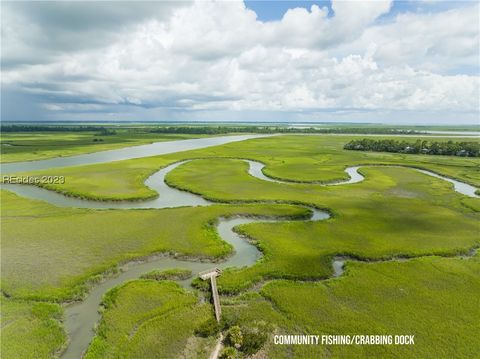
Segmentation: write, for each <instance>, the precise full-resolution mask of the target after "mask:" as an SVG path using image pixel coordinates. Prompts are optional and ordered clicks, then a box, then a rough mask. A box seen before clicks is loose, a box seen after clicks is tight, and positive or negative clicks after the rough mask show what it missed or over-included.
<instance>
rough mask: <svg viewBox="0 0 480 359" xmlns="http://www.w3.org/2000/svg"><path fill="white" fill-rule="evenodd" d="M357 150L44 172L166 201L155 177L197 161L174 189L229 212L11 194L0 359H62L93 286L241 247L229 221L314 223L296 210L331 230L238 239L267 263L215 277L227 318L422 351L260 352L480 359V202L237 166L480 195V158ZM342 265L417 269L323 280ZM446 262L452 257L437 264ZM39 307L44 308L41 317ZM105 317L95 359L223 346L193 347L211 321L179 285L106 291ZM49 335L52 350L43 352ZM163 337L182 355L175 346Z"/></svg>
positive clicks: (211, 153)
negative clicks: (170, 259)
mask: <svg viewBox="0 0 480 359" xmlns="http://www.w3.org/2000/svg"><path fill="white" fill-rule="evenodd" d="M351 138H352V137H351V136H350V137H349V136H280V137H271V138H264V139H256V140H249V141H244V142H239V143H234V144H228V145H223V146H218V147H212V148H208V149H203V150H196V151H188V152H183V153H176V154H170V155H166V156H157V157H151V158H143V159H135V160H128V161H120V162H114V163H108V164H100V165H92V166H81V167H76V168H74V167H72V168H65V169H57V170H52V171H42V172H41V173H42V174H51V175H65V176H66V182H65V184H64V185H58V186H55V187H51V188H52V189H55V190H57V191H63V192H66V193H68V194H70V195H77V196H82V197H88V198H95V199H140V198H150V197H152V196H155V195H156V193H154V192H153V191H151V190H149V189H148V188H146V187H145V186H144V184H143V181H144V180H145V179H146V178H147V177H148V176H149V175H150V174H151V173H153V172H155V171H156V170H158V169H159V168H161V167H165V166H166V165H168V164H170V163H173V162H176V161H179V160H183V159H196V160H194V161H191V162H189V163H187V164H184V165H182V166H180V167H178V168H177V169H175V170H174V171H172V172H171V173H170V174H169V175H168V176H167V181H168V183H169V184H171V185H172V186H175V187H179V188H181V189H185V190H188V191H191V192H194V193H198V194H201V195H202V196H204V197H206V198H209V199H212V200H215V201H220V202H230V204H226V203H225V204H215V205H212V206H208V207H194V208H192V207H183V208H172V209H158V210H155V209H147V210H93V209H92V210H89V209H73V208H58V207H54V206H51V205H49V204H46V203H44V202H40V201H33V200H28V199H25V198H21V197H19V196H17V195H15V194H12V193H10V192H8V191H1V205H2V213H1V235H2V253H1V259H2V291H3V293H4V295H5V296H6V297H9V298H3V299H2V344H1V345H2V357H5V358H17V357H18V356H16V355H15V354H16V353H17V351H18V353H21V355H23V353H24V352H22V351H19V350H23V349H18V347H19V345H18V343H27V345H29V346H30V347H29V348H28V349H25V354H24V355H23V356H22V357H26V358H36V357H39V358H43V357H51V356H52V353H55V352H58V351H59V350H60V348H61V347H62V346H63V345H64V344H65V338H66V337H65V334H64V333H63V331H62V328H61V324H60V323H59V318H60V317H61V314H62V313H61V312H62V311H61V307H59V306H58V305H57V304H55V303H60V302H66V301H70V300H72V299H79V298H81V297H82V296H83V295H85V293H86V291H87V290H88V288H89V285H90V283H92V282H95V281H96V280H99V279H100V278H101V277H102V276H104V275H105V274H108V273H110V272H112V271H114V270H115V268H117V266H118V265H119V264H121V263H123V262H125V261H129V260H133V259H137V258H142V257H145V256H149V255H151V254H153V253H165V254H171V255H175V256H177V257H187V258H192V259H194V258H196V259H198V258H203V259H206V258H208V259H218V258H222V257H225V256H227V255H229V254H230V253H231V250H232V248H231V247H230V245H228V244H227V243H225V242H223V241H222V240H221V239H220V238H219V236H218V234H217V233H216V232H215V230H214V223H215V221H216V220H217V219H218V218H219V217H228V216H233V215H235V214H243V215H263V216H277V217H278V216H280V217H282V216H283V217H299V218H300V217H305V216H306V215H307V214H308V213H309V212H308V210H307V209H306V208H304V207H299V206H297V205H295V204H305V205H309V206H315V207H317V208H321V209H325V210H328V211H329V212H330V213H331V215H332V217H331V218H330V219H328V220H324V221H318V222H311V221H287V220H285V221H282V222H279V223H255V224H248V225H243V226H239V227H237V228H236V230H237V231H239V232H241V233H242V234H244V235H246V236H248V237H250V239H251V240H252V241H253V242H254V243H255V244H256V245H257V246H258V247H259V248H260V249H261V250H262V251H263V253H264V257H263V258H262V259H261V260H260V261H258V262H257V263H256V264H255V265H253V266H252V267H248V268H243V269H238V268H237V269H231V270H227V271H224V273H223V275H222V276H221V277H220V278H219V289H220V290H221V292H222V293H223V294H227V293H228V294H230V295H232V296H225V295H222V302H223V304H224V315H226V316H233V317H235V318H234V320H238V321H244V322H248V321H250V322H254V321H256V320H258V318H261V320H264V321H266V322H268V323H269V324H271V325H274V326H275V328H276V332H279V333H287V334H302V333H311V334H320V335H321V334H383V333H388V334H415V337H416V338H417V340H418V342H416V343H418V344H416V345H415V346H413V347H410V346H405V347H398V346H395V347H384V346H359V347H356V346H346V347H344V346H335V347H325V346H318V347H304V346H302V347H300V346H296V347H289V348H285V347H281V346H273V345H272V344H271V341H270V342H267V345H266V347H265V348H264V349H263V351H264V354H265V355H266V356H267V357H272V358H277V357H278V358H282V357H288V355H290V354H288V353H291V357H298V358H311V357H328V356H330V357H332V356H333V357H343V356H351V357H360V358H361V357H366V358H367V357H372V356H375V357H379V356H380V357H411V358H417V357H425V358H428V357H452V355H453V357H455V355H454V354H455V353H453V352H452V350H453V349H454V348H458V353H460V354H459V355H460V357H475V354H478V353H480V348H479V347H478V346H476V343H475V338H476V337H478V334H479V330H478V325H477V326H475V325H476V323H478V321H479V320H480V313H479V310H478V308H479V307H480V306H479V302H478V298H477V297H478V296H476V294H475V293H477V292H478V291H479V289H480V283H479V282H480V279H479V278H480V276H479V272H480V268H479V267H480V259H479V256H478V255H477V256H476V257H474V258H471V259H460V258H459V257H458V256H459V255H464V254H466V253H468V252H469V251H470V250H471V249H472V248H478V247H480V236H479V233H480V221H479V219H480V212H479V211H480V199H477V198H467V197H466V196H463V195H460V194H458V193H456V192H454V191H453V189H452V187H451V185H450V184H449V183H447V182H445V181H442V180H439V179H436V178H433V177H430V176H427V175H424V174H422V173H419V172H417V171H414V170H412V169H408V168H399V167H375V166H366V167H363V168H362V169H361V172H362V174H363V175H364V176H365V178H366V179H365V181H363V182H360V183H357V184H352V185H343V186H321V185H319V184H305V183H292V184H280V183H272V182H266V181H262V180H259V179H256V178H254V177H252V176H249V175H248V172H247V170H248V165H247V164H246V163H245V162H244V161H241V160H239V159H238V158H249V159H254V160H258V161H261V162H264V163H265V164H266V165H267V167H266V169H265V172H266V173H267V174H269V175H271V176H274V177H279V178H284V179H291V180H297V181H313V180H315V181H331V180H337V179H341V178H344V177H345V174H344V172H343V170H344V168H345V167H347V166H351V165H358V164H400V165H406V166H415V167H421V168H426V169H429V170H432V171H435V172H438V173H441V174H444V175H447V176H451V177H455V178H458V179H460V180H464V181H466V182H469V183H472V184H474V185H476V186H479V185H480V171H479V169H480V163H479V160H478V159H471V158H470V159H469V158H458V157H443V156H419V155H400V154H390V153H360V152H356V151H355V152H354V153H352V152H350V151H348V152H347V151H343V150H342V146H343V144H344V143H345V142H348V141H349V140H350V139H351ZM36 174H38V173H36ZM160 196H161V193H160ZM245 202H251V203H245ZM258 202H268V204H266V203H263V204H262V203H258ZM336 255H344V256H350V257H355V258H357V259H360V260H367V261H379V260H389V259H392V258H399V257H400V258H404V257H423V258H416V259H411V260H408V261H395V262H385V263H382V262H372V263H356V262H349V263H348V264H347V271H346V273H345V275H344V276H342V277H340V278H336V279H327V278H329V277H330V276H331V274H332V268H331V260H332V258H333V257H334V256H336ZM433 255H435V257H434V256H433ZM424 256H429V257H424ZM449 256H450V257H454V256H455V258H443V257H449ZM157 275H160V277H159V278H160V279H162V278H164V277H162V275H163V274H161V273H151V274H150V278H155V279H157V278H156V276H157ZM254 284H257V286H256V287H255V286H254ZM260 286H263V288H262V289H261V290H260V291H258V290H259V289H258V288H259V287H260ZM155 293H156V294H158V295H154V294H155ZM150 294H151V295H150ZM39 301H45V302H39ZM3 303H6V304H5V305H3ZM39 303H41V304H42V305H45V307H41V306H40V307H41V310H34V308H36V306H37V305H39ZM45 303H46V304H45ZM105 305H106V308H107V309H106V311H105V312H104V315H103V319H102V322H101V325H100V329H99V332H98V335H97V337H96V338H95V341H94V344H93V345H92V346H91V347H90V349H89V352H88V357H89V358H96V357H118V355H117V354H118V353H120V352H122V353H124V352H125V350H124V349H125V347H126V346H128V348H129V349H128V350H130V348H131V350H132V351H131V352H128V355H127V354H125V357H162V356H163V357H172V356H179V357H181V356H182V355H183V356H185V355H187V354H185V353H188V355H192V356H193V355H194V354H193V353H203V351H204V350H206V349H205V348H207V347H210V345H211V344H212V343H213V339H212V338H210V339H208V340H203V339H202V340H201V339H199V338H196V337H193V336H192V333H193V330H194V329H195V325H197V324H198V323H199V322H201V321H203V320H204V319H205V318H207V317H208V316H211V307H210V306H208V305H204V306H202V305H200V304H198V298H197V296H196V295H194V294H191V293H190V294H189V293H187V292H185V291H183V290H182V289H180V288H179V287H178V286H177V285H176V284H174V283H171V282H168V281H155V280H153V279H142V280H138V281H133V282H129V283H127V284H125V285H123V286H121V287H119V288H117V289H114V290H113V291H112V292H110V294H109V295H108V296H107V297H106V298H105ZM168 308H171V309H172V310H171V311H170V310H169V309H168ZM38 313H40V314H38ZM36 315H40V317H36ZM412 316H413V317H414V319H413V318H412ZM190 317H191V318H193V319H192V322H191V323H189V322H188V320H189V319H188V318H190ZM9 318H15V319H14V320H12V319H9ZM10 323H11V324H10ZM14 324H15V325H14ZM432 328H433V330H432ZM437 328H438V330H437ZM39 333H40V334H39ZM158 333H162V335H161V336H159V335H158ZM45 335H46V336H47V337H48V338H49V340H44V341H42V340H41V339H40V338H41V337H42V336H45ZM163 336H165V338H164V337H163ZM168 338H170V340H171V341H172V342H173V343H176V344H175V345H174V346H170V345H169V344H168V343H167V342H166V340H167V339H168ZM159 342H161V343H162V344H161V345H155V344H158V343H159ZM127 344H128V345H127ZM122 348H123V349H122ZM185 350H187V352H185ZM195 355H197V354H195ZM198 355H200V354H198ZM200 356H201V355H200ZM186 357H188V356H186Z"/></svg>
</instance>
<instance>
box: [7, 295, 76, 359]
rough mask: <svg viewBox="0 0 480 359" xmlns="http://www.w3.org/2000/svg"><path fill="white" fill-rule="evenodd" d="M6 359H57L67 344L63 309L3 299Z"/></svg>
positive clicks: (53, 305) (42, 303) (43, 303)
mask: <svg viewBox="0 0 480 359" xmlns="http://www.w3.org/2000/svg"><path fill="white" fill-rule="evenodd" d="M0 304H1V306H0V316H1V323H2V324H1V325H2V326H1V335H2V341H1V351H2V358H22V359H27V358H29V359H30V358H31V359H43V358H52V357H54V356H57V354H58V353H59V352H60V351H61V349H62V348H63V346H64V345H65V343H66V340H67V337H66V335H65V333H64V331H63V328H62V325H61V323H60V321H59V320H60V319H61V316H62V313H63V309H62V307H61V306H60V305H58V304H55V303H46V302H25V301H19V300H11V299H7V298H5V297H4V296H1V297H0Z"/></svg>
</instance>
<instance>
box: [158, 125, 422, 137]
mask: <svg viewBox="0 0 480 359" xmlns="http://www.w3.org/2000/svg"><path fill="white" fill-rule="evenodd" d="M150 132H153V133H179V134H180V133H183V134H207V135H219V134H227V133H262V134H265V133H340V134H341V133H345V134H349V133H363V134H369V133H374V134H418V133H419V132H417V131H414V130H398V129H391V128H361V127H359V128H356V127H345V128H343V127H337V128H315V127H287V126H285V127H279V126H161V127H157V128H154V129H152V130H150Z"/></svg>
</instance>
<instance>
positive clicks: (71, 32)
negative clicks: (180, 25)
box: [1, 1, 189, 67]
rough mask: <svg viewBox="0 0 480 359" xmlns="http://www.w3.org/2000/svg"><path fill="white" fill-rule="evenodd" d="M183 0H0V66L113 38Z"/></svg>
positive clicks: (97, 44)
mask: <svg viewBox="0 0 480 359" xmlns="http://www.w3.org/2000/svg"><path fill="white" fill-rule="evenodd" d="M188 4H189V2H188V1H180V2H174V1H154V2H152V1H149V2H144V1H136V2H127V1H101V2H97V1H86V2H84V1H20V2H14V1H2V3H1V7H2V11H1V19H2V26H1V29H2V30H1V31H2V66H4V67H14V66H17V65H22V64H38V63H40V64H41V63H48V62H49V61H50V60H51V58H52V57H54V56H58V55H61V54H65V53H69V52H75V51H81V50H84V49H92V48H96V47H101V46H105V45H107V44H108V43H111V42H114V41H115V39H117V38H118V37H119V36H122V35H123V34H124V33H126V32H128V31H129V30H130V28H131V27H132V26H135V25H137V24H139V23H142V22H144V21H148V20H149V19H157V20H162V19H166V18H168V16H170V15H171V13H172V11H173V10H174V9H176V8H178V7H181V6H187V5H188Z"/></svg>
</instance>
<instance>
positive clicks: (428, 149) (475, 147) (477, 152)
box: [343, 138, 480, 157]
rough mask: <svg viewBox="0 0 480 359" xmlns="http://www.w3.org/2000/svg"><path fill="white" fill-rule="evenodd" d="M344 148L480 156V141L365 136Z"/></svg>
mask: <svg viewBox="0 0 480 359" xmlns="http://www.w3.org/2000/svg"><path fill="white" fill-rule="evenodd" d="M343 148H344V149H346V150H354V151H374V152H396V153H415V154H425V155H445V156H462V157H480V143H479V142H453V141H447V142H432V141H427V140H417V141H415V142H407V141H404V140H402V141H399V140H372V139H369V138H364V139H362V140H353V141H350V142H348V143H347V144H345V146H343Z"/></svg>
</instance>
